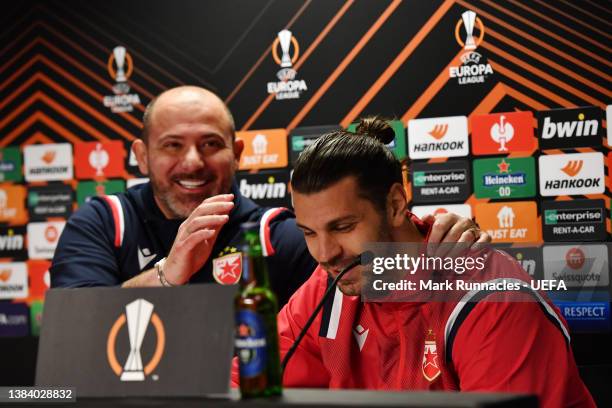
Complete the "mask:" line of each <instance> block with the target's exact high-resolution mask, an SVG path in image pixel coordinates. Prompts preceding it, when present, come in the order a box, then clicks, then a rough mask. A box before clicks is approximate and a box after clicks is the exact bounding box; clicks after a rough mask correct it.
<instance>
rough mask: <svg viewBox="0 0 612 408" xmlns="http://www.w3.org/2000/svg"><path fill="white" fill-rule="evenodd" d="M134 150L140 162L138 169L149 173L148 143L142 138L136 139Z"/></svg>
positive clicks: (146, 173)
mask: <svg viewBox="0 0 612 408" xmlns="http://www.w3.org/2000/svg"><path fill="white" fill-rule="evenodd" d="M132 150H133V151H134V155H135V156H136V161H137V162H138V169H139V170H140V172H141V173H142V174H144V175H148V174H149V156H148V155H147V145H146V144H145V142H144V141H143V140H142V139H136V140H134V142H133V143H132Z"/></svg>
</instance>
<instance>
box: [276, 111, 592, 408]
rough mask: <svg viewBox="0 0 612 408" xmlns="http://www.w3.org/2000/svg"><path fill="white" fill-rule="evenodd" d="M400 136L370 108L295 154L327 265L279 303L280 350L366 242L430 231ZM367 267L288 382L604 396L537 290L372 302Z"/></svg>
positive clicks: (328, 311)
mask: <svg viewBox="0 0 612 408" xmlns="http://www.w3.org/2000/svg"><path fill="white" fill-rule="evenodd" d="M392 137H393V132H392V129H391V128H390V126H389V125H388V124H387V123H386V122H384V121H381V120H378V119H376V118H370V119H366V120H363V121H362V122H361V124H360V125H359V126H358V128H357V134H352V133H348V132H344V131H338V132H334V133H331V134H328V135H325V136H323V137H321V138H319V139H318V140H317V141H315V142H314V143H313V144H312V145H310V146H309V147H308V148H307V149H306V150H304V152H302V154H301V155H300V157H299V159H298V160H297V163H296V165H295V168H294V172H293V177H292V191H293V203H294V208H295V214H296V220H297V224H298V226H299V227H300V228H301V229H302V230H303V232H304V236H305V238H306V243H307V245H308V249H309V251H310V253H311V254H312V256H313V257H314V258H315V259H316V260H317V262H318V263H319V267H318V268H317V269H316V270H315V272H314V273H313V275H312V276H311V277H310V279H309V280H308V281H307V282H306V283H305V284H304V285H303V286H302V287H301V288H300V289H299V290H298V291H297V292H296V293H295V294H294V295H293V297H291V299H290V300H289V302H288V303H287V305H286V306H285V307H284V308H283V309H282V310H281V312H280V314H279V318H278V326H279V335H280V348H281V355H282V356H284V355H285V354H286V353H287V351H288V350H289V348H290V347H291V345H292V344H293V343H294V341H295V339H296V338H297V336H298V334H299V333H300V332H301V330H302V328H303V327H304V326H305V323H306V321H307V320H308V318H309V317H310V315H311V314H312V312H313V311H314V310H315V307H316V305H317V304H318V302H319V301H320V300H321V298H322V296H323V293H324V292H325V291H326V290H327V288H328V285H330V283H331V280H332V278H335V277H336V276H337V275H338V273H339V271H340V270H341V269H342V268H343V267H345V266H346V265H348V264H349V263H351V261H353V260H354V259H355V258H356V257H357V256H358V255H359V254H361V253H362V252H363V251H364V250H365V249H366V245H367V244H368V243H371V242H402V243H406V242H412V243H421V242H425V241H427V239H428V236H429V235H430V234H431V231H432V229H431V225H430V224H428V223H424V222H423V221H421V220H419V219H418V218H417V217H415V216H414V215H412V214H411V213H410V212H409V211H408V210H407V199H406V194H405V191H404V189H403V186H402V176H401V167H400V163H399V162H398V161H397V160H396V159H395V158H394V157H393V154H392V153H391V152H390V151H389V150H388V149H387V148H386V147H385V146H384V143H388V142H389V141H390V139H391V138H392ZM466 238H467V236H464V239H466ZM479 253H481V254H482V255H483V256H484V257H485V258H486V267H487V268H489V269H490V270H493V271H497V272H498V273H499V274H507V276H511V277H519V278H520V277H524V278H525V279H528V277H527V276H526V275H525V273H524V271H522V269H521V267H520V266H519V265H518V264H517V263H516V262H515V261H514V260H512V259H511V258H510V257H509V256H507V255H505V254H504V253H502V252H499V251H494V250H490V249H482V250H480V251H479ZM365 271H366V269H365V267H362V266H357V267H355V268H353V269H352V270H350V272H348V273H347V274H346V275H344V276H343V277H342V278H341V279H340V281H339V282H338V288H337V290H336V293H335V296H333V297H332V298H330V300H329V301H328V302H327V303H326V304H325V306H324V308H323V311H322V312H321V313H320V314H319V315H318V316H317V318H316V320H315V321H314V324H313V325H312V326H311V327H310V329H309V330H308V331H307V333H306V335H305V337H304V338H303V341H302V342H301V343H300V345H299V347H298V348H297V351H296V353H295V354H294V355H293V357H292V359H291V360H289V363H288V365H287V367H286V370H285V373H284V382H285V385H286V386H293V387H330V388H367V389H396V390H402V389H408V390H459V391H489V392H495V391H499V392H502V391H503V392H517V393H533V394H537V395H538V396H539V397H540V401H541V403H542V406H544V407H566V406H575V407H578V406H580V407H585V406H587V407H588V406H594V403H593V400H592V399H591V396H590V395H589V393H588V391H587V389H586V387H585V386H584V384H583V383H582V381H581V379H580V377H579V375H578V370H577V368H576V364H575V362H574V358H573V355H572V352H571V348H570V346H569V334H568V331H567V328H566V325H565V322H564V321H563V320H562V318H560V317H559V315H558V313H557V311H556V309H555V308H554V307H553V306H552V305H551V304H550V302H548V301H546V300H545V299H544V298H542V297H541V296H539V295H538V294H537V293H535V292H532V293H526V294H524V295H523V294H520V297H519V298H520V299H521V300H523V301H522V302H521V303H510V302H503V301H499V298H496V299H497V301H495V302H493V301H486V300H492V299H493V298H494V297H495V296H498V295H500V293H495V292H491V293H488V292H486V291H483V292H482V293H481V292H478V291H476V292H474V293H466V296H467V297H463V298H461V300H462V302H457V301H454V302H451V301H449V302H440V301H439V302H422V301H421V302H386V303H385V302H363V301H362V299H361V298H360V297H359V295H360V294H362V290H363V288H364V287H365V286H364V285H365V284H366V282H367V278H368V276H367V275H365V273H366V272H365ZM364 278H365V279H364ZM502 295H503V293H502ZM552 367H554V368H552Z"/></svg>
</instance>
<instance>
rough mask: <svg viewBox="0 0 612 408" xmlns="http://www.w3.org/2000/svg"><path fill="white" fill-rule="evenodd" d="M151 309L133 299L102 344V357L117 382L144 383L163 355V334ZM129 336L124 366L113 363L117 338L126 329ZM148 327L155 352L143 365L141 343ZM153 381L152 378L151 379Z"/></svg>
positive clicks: (116, 361)
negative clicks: (104, 353)
mask: <svg viewBox="0 0 612 408" xmlns="http://www.w3.org/2000/svg"><path fill="white" fill-rule="evenodd" d="M154 307H155V306H154V305H153V303H151V302H148V301H147V300H145V299H136V300H134V301H133V302H131V303H128V304H127V305H126V306H125V313H122V314H121V315H120V316H119V317H118V318H117V320H115V322H114V323H113V325H112V327H111V329H110V331H109V333H108V339H107V342H106V357H107V359H108V364H109V365H110V367H111V369H112V370H113V372H114V373H115V375H117V377H119V379H120V380H121V381H144V380H145V378H146V377H147V376H149V375H150V374H151V373H152V372H153V371H154V370H155V369H156V368H157V365H158V364H159V362H160V360H161V359H162V357H163V354H164V348H165V345H166V332H165V329H164V324H163V322H162V320H161V318H160V317H159V315H158V314H157V313H155V312H153V309H154ZM126 322H127V331H128V333H129V336H127V338H129V342H130V344H129V350H130V351H129V354H128V355H127V358H126V360H125V363H124V364H123V365H121V364H120V363H119V360H118V359H117V354H116V349H117V341H118V339H119V338H126V336H122V337H119V336H118V334H119V332H120V331H121V329H122V328H123V327H124V326H125V325H126ZM149 324H151V325H153V328H154V329H155V335H156V343H155V350H154V351H153V354H152V355H151V357H150V359H149V360H148V361H147V362H146V364H145V363H143V360H142V350H141V348H142V343H143V341H144V338H145V335H147V334H149V333H150V331H149V332H148V331H147V328H148V326H149ZM152 378H153V379H154V380H155V379H156V377H155V376H153V377H152Z"/></svg>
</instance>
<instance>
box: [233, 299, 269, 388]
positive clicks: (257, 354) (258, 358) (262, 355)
mask: <svg viewBox="0 0 612 408" xmlns="http://www.w3.org/2000/svg"><path fill="white" fill-rule="evenodd" d="M266 345H267V342H266V327H265V325H264V321H263V319H262V318H261V316H259V315H258V314H257V313H255V312H253V311H252V310H240V311H239V312H238V313H236V343H235V346H236V354H237V356H238V362H239V367H240V376H241V377H256V376H258V375H260V374H261V373H263V372H264V371H265V368H266V358H267V355H266V354H267V350H266Z"/></svg>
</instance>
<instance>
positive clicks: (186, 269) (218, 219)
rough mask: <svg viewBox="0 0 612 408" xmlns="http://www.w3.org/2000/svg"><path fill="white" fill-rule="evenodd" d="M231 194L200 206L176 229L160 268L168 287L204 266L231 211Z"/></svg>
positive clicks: (232, 205)
mask: <svg viewBox="0 0 612 408" xmlns="http://www.w3.org/2000/svg"><path fill="white" fill-rule="evenodd" d="M233 199H234V195H233V194H221V195H218V196H214V197H210V198H208V199H206V200H204V201H203V202H202V204H200V205H199V206H198V207H196V209H195V210H193V212H192V213H191V215H190V216H189V217H188V218H187V219H186V220H185V221H183V223H182V224H181V226H180V227H179V229H178V233H177V234H176V238H175V240H174V244H172V249H170V253H169V254H168V257H167V258H166V263H165V264H164V275H165V277H166V279H167V280H168V282H170V283H171V284H172V285H182V284H184V283H187V282H188V281H189V278H191V276H192V275H193V274H194V273H196V272H197V271H199V270H200V268H202V266H204V264H205V263H206V261H207V260H208V258H209V257H210V253H211V252H212V248H213V246H214V245H215V241H216V240H217V236H218V235H219V231H221V228H222V227H223V225H225V223H226V222H227V221H228V220H229V212H230V211H231V210H232V208H234V202H233V201H232V200H233Z"/></svg>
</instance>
